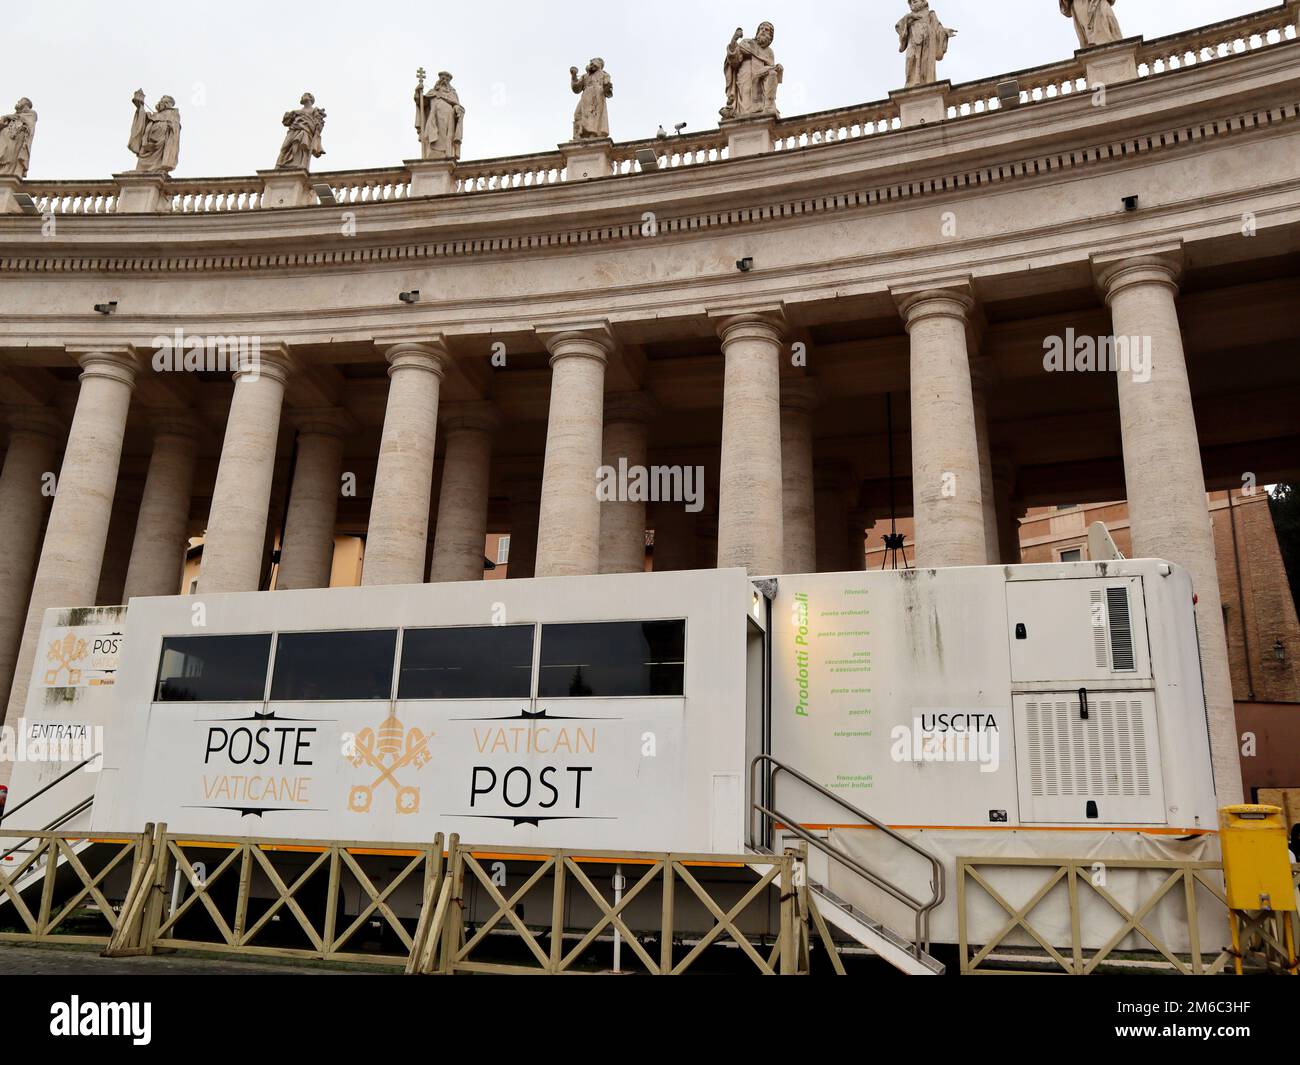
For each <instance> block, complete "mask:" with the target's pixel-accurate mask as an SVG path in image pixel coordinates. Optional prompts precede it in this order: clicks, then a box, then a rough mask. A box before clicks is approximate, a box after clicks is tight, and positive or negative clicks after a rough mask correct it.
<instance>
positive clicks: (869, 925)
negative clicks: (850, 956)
mask: <svg viewBox="0 0 1300 1065" xmlns="http://www.w3.org/2000/svg"><path fill="white" fill-rule="evenodd" d="M808 890H809V891H811V892H812V893H813V894H814V895H816V896H817V908H818V909H819V910H821V914H822V916H823V917H825V918H826V923H827V924H831V925H834V926H835V927H836V928H838V929H839V930H840V931H841V932H844V933H845V934H847V935H849V936H852V937H853V938H854V939H856V940H857V941H858V942H859V943H861V944H862V945H863V946H864V947H870V948H871V949H872V950H873V951H875V952H876V953H877V954H878V955H879V956H880V957H881V958H883V959H884V960H885V961H887V962H889V964H890V965H892V966H893V967H894V968H895V969H898V970H899V971H901V972H905V973H907V974H908V975H909V976H942V975H943V974H944V971H945V969H946V966H945V965H944V964H943V962H941V961H939V959H938V958H935V957H932V956H931V955H929V954H927V953H925V951H921V952H920V957H917V955H916V953H915V952H914V951H913V949H912V944H911V942H910V941H908V940H907V939H905V938H903V937H902V936H900V935H899V934H898V933H897V932H895V931H894V930H893V929H892V928H889V927H887V926H886V925H883V924H881V923H880V922H879V921H876V920H874V919H872V918H871V917H868V916H867V915H866V914H865V913H863V912H862V911H861V910H859V909H857V908H856V907H855V906H853V905H852V903H849V902H845V901H844V899H842V898H840V897H839V896H838V895H836V894H835V893H834V892H833V891H831V890H830V889H829V888H826V887H823V886H822V885H821V884H818V883H816V882H814V881H812V880H810V881H808Z"/></svg>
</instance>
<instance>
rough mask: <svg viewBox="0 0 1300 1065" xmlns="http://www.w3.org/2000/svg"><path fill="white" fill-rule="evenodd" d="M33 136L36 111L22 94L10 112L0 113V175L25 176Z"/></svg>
mask: <svg viewBox="0 0 1300 1065" xmlns="http://www.w3.org/2000/svg"><path fill="white" fill-rule="evenodd" d="M35 136H36V112H35V111H33V110H32V102H31V100H29V99H27V97H26V96H24V97H23V98H22V99H21V100H19V101H18V102H17V103H16V104H14V109H13V113H12V114H8V115H0V177H19V178H25V177H26V176H27V164H28V163H29V162H30V161H31V158H32V138H33V137H35Z"/></svg>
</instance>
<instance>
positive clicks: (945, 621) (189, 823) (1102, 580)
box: [9, 560, 1217, 942]
mask: <svg viewBox="0 0 1300 1065" xmlns="http://www.w3.org/2000/svg"><path fill="white" fill-rule="evenodd" d="M80 617H81V618H82V620H84V621H85V624H86V632H85V633H83V634H82V635H85V636H90V635H94V634H100V635H102V634H103V632H104V631H107V632H116V633H118V634H119V641H118V642H119V644H120V646H116V647H115V648H114V650H115V651H116V653H117V657H116V661H114V662H111V663H107V664H106V663H105V662H104V661H100V662H99V663H98V668H99V669H100V670H101V673H100V674H99V676H100V677H101V680H102V681H104V683H100V684H98V685H96V686H94V687H89V686H87V687H85V688H84V689H83V690H81V691H80V692H78V693H75V694H76V697H75V698H74V697H71V696H69V695H67V693H66V690H65V689H66V683H67V678H66V677H64V676H62V675H61V674H58V673H57V672H56V673H54V674H51V673H49V672H48V671H43V670H40V669H38V670H36V671H35V673H34V675H33V680H32V687H31V691H30V694H29V699H28V704H27V717H28V727H29V728H30V727H31V724H32V723H33V722H35V723H37V724H39V723H40V722H42V721H46V722H53V721H57V722H58V723H59V724H60V726H61V727H65V728H66V727H73V726H76V725H77V724H78V722H81V723H84V724H88V725H100V724H102V725H103V726H104V740H105V742H104V751H103V757H102V762H100V763H98V764H97V765H96V766H95V767H94V768H98V769H99V772H97V773H95V774H94V775H93V776H88V777H86V779H87V780H88V781H91V782H93V784H94V794H93V804H92V806H91V808H90V810H89V814H88V817H89V821H88V827H89V828H90V830H91V832H92V833H93V832H104V831H107V832H112V831H115V830H116V831H120V830H123V829H128V828H135V829H137V830H138V828H139V826H141V825H143V824H144V823H145V822H147V821H153V822H163V821H165V822H167V823H168V825H169V826H171V827H172V828H173V829H174V830H180V831H183V832H192V833H194V834H196V835H225V836H240V835H245V836H257V837H281V838H288V839H352V840H387V841H393V842H417V841H427V840H429V839H431V838H433V836H434V834H435V833H436V832H444V833H452V832H457V833H459V834H460V836H461V838H462V839H464V840H467V841H470V842H475V843H478V842H481V843H483V844H484V845H487V846H491V847H494V848H500V849H502V850H507V851H508V850H509V847H510V846H511V845H514V846H519V847H564V848H575V847H577V848H584V847H585V848H591V849H598V848H607V849H618V850H643V851H678V852H692V853H717V854H734V853H737V852H739V851H741V850H742V848H744V847H745V846H746V845H749V846H752V847H755V848H761V847H764V846H776V847H779V846H781V845H782V842H783V840H785V839H788V838H791V837H799V838H802V839H804V840H805V841H809V840H811V841H813V842H814V848H816V846H817V845H818V844H820V845H822V846H823V847H824V852H821V851H818V850H816V849H814V851H813V852H812V854H811V856H810V863H809V872H810V876H811V878H812V879H813V880H815V881H816V882H818V883H819V884H821V885H825V886H826V888H827V892H826V898H827V899H828V900H834V899H836V898H838V899H842V900H847V902H848V903H851V904H852V905H853V906H855V907H857V909H858V910H859V911H861V912H864V913H870V914H872V915H873V916H874V917H876V918H877V919H878V920H879V921H880V922H881V923H883V924H884V925H885V926H887V927H890V928H897V929H902V930H904V931H905V932H907V933H909V934H910V932H911V929H912V927H913V925H912V922H913V919H914V917H915V914H914V912H913V911H914V907H909V906H907V905H900V903H899V900H898V896H897V894H894V893H891V892H889V891H883V892H882V891H881V890H880V889H879V887H878V886H877V885H874V884H873V883H871V882H870V881H868V880H865V879H863V877H862V876H860V875H859V871H860V869H861V868H869V869H870V870H872V871H874V872H875V873H876V874H878V875H879V877H880V878H882V879H883V880H885V881H886V882H887V883H889V884H891V885H896V886H897V887H899V888H900V889H901V891H902V893H903V894H904V895H909V894H910V895H911V896H913V897H914V898H916V899H921V900H924V899H927V898H929V897H932V895H933V893H934V892H935V888H936V882H935V881H936V878H935V874H934V867H933V866H932V865H931V862H930V860H929V857H928V856H932V857H933V859H934V861H935V862H936V863H937V865H938V866H939V867H940V868H942V869H943V870H944V873H945V876H943V877H941V878H940V879H941V880H943V879H946V880H947V881H948V882H949V883H951V879H952V870H953V867H954V864H955V860H956V858H957V857H959V856H980V855H1024V856H1039V855H1066V856H1073V857H1078V856H1080V855H1087V856H1095V857H1096V858H1097V860H1098V861H1104V860H1105V859H1107V858H1111V859H1113V858H1120V857H1123V858H1130V857H1171V856H1179V857H1187V858H1193V859H1203V858H1213V857H1215V855H1216V853H1217V845H1216V842H1215V835H1214V830H1215V826H1216V809H1215V794H1214V785H1213V778H1212V771H1211V765H1210V756H1209V739H1208V729H1207V722H1206V710H1205V700H1204V695H1203V690H1202V684H1201V675H1200V665H1199V654H1198V651H1197V642H1196V632H1195V620H1194V614H1193V609H1192V588H1191V583H1190V580H1189V578H1188V576H1187V574H1186V573H1185V572H1184V571H1182V570H1180V569H1179V568H1178V567H1176V566H1172V565H1170V564H1168V563H1165V562H1161V561H1158V560H1134V561H1123V560H1121V561H1114V562H1104V563H1101V562H1099V563H1075V564H1062V565H1052V566H1011V567H972V568H965V569H950V570H922V571H902V572H896V571H890V572H858V573H840V574H815V575H803V576H798V575H796V576H777V577H774V578H767V579H762V580H756V581H751V580H749V579H748V578H747V577H746V575H745V574H744V573H743V572H741V571H739V570H710V571H700V572H692V573H659V574H655V573H650V574H627V575H607V576H595V577H566V578H550V579H535V580H511V581H502V582H474V583H463V584H439V585H420V586H411V587H376V588H353V589H331V590H316V591H283V592H271V593H265V592H263V593H247V594H233V595H209V596H188V597H182V596H176V597H167V598H157V599H136V600H133V601H132V603H131V604H130V607H129V609H128V610H127V611H126V616H125V625H124V626H123V625H122V618H121V615H120V612H118V613H114V612H112V611H110V612H109V613H107V614H106V613H103V612H102V611H100V612H95V613H94V614H93V615H84V616H80ZM77 620H78V617H74V616H73V615H71V614H70V613H69V612H67V611H63V612H55V611H52V612H51V613H50V615H49V617H48V619H47V633H46V639H45V640H43V641H42V642H43V645H44V644H45V643H47V642H48V643H50V644H51V646H52V645H53V643H54V641H55V639H56V638H57V639H66V637H67V636H68V634H69V633H71V634H72V635H73V637H74V644H73V646H74V647H75V646H77V645H76V643H75V640H76V639H77V638H79V637H78V635H77V632H76V630H77V627H78V626H77V625H76V624H73V622H76V621H77ZM122 633H124V635H121V634H122ZM110 679H111V680H112V681H113V683H112V684H111V685H110V684H108V683H106V682H107V681H108V680H110ZM110 697H111V698H110ZM756 759H758V761H757V762H756V761H755V760H756ZM67 768H69V766H67V765H63V766H60V765H58V764H57V763H56V764H54V765H53V766H50V765H47V766H44V767H42V768H41V769H40V773H39V774H37V773H36V772H35V771H27V770H24V768H23V767H22V766H21V765H20V766H19V771H18V772H17V773H16V774H15V777H14V789H13V794H12V795H11V808H13V806H15V805H16V804H18V803H20V802H22V801H23V798H24V794H25V793H27V794H30V793H32V792H34V791H35V790H37V787H38V786H40V785H41V781H42V780H44V781H46V782H48V781H51V780H55V779H58V777H59V776H60V774H61V773H62V772H64V771H65V770H66V769H67ZM751 769H752V770H754V773H753V782H752V783H751V779H750V771H751ZM75 776H76V780H77V781H80V780H81V776H82V775H81V774H77V775H75ZM801 777H802V778H806V782H805V780H804V779H801ZM87 787H88V785H87V784H85V783H77V785H76V788H73V789H72V790H73V791H75V790H77V789H78V788H79V789H81V790H83V791H84V790H86V788H87ZM68 788H69V785H67V784H66V783H64V784H60V785H59V786H58V787H56V788H52V789H51V790H50V791H49V792H47V793H46V794H44V795H42V797H41V800H40V802H41V803H43V804H45V806H46V807H48V809H43V811H42V813H41V816H40V818H35V819H33V820H28V818H27V817H22V818H21V821H22V824H23V826H24V827H30V828H38V827H44V824H45V823H46V818H45V815H46V814H53V813H55V812H56V811H55V810H54V806H53V805H51V804H52V803H55V799H56V797H59V796H60V795H62V796H63V797H65V798H67V797H69V796H70V797H71V798H72V799H74V800H76V801H83V799H84V796H80V795H73V794H72V791H69V790H68ZM56 805H57V804H56ZM9 823H13V822H9ZM78 823H79V824H82V823H85V822H84V821H83V822H78ZM846 856H847V858H848V859H849V861H847V862H846V861H844V860H843V859H844V858H845V857H846ZM855 862H856V863H858V869H856V870H855V868H854V863H855ZM1116 890H1117V891H1120V890H1121V889H1120V888H1116ZM848 909H849V908H848V907H847V906H846V907H845V910H846V912H847V911H848ZM841 916H842V915H841ZM980 920H983V921H985V922H986V923H990V924H996V925H1000V924H1001V922H1002V918H1001V916H999V914H997V913H996V912H993V911H992V910H989V911H987V912H985V913H983V914H982V915H981V914H980V913H978V912H977V913H976V922H977V924H978V922H979V921H980ZM1062 921H1063V922H1064V921H1065V918H1064V916H1063V917H1062ZM1043 923H1044V922H1043V920H1042V919H1040V920H1039V921H1038V924H1039V926H1040V927H1042V925H1043ZM1048 923H1049V924H1050V922H1048ZM851 925H852V919H850V918H843V920H842V921H841V922H840V927H841V928H845V929H846V930H848V931H851V932H854V931H855V930H854V928H853V927H851ZM1068 931H1069V929H1068V926H1064V925H1063V926H1062V927H1061V928H1060V934H1061V936H1062V937H1068ZM1164 931H1165V932H1166V933H1167V934H1170V935H1171V936H1173V937H1174V938H1177V936H1176V933H1177V930H1176V929H1164ZM855 934H857V933H856V932H855ZM955 937H956V917H955V909H954V906H953V900H952V898H951V895H950V896H949V897H948V898H947V899H946V900H945V901H943V902H942V903H941V904H939V905H937V906H936V907H935V908H934V912H933V913H932V914H930V938H931V939H933V940H934V941H937V942H953V941H954V940H955ZM859 938H863V937H862V936H859ZM1011 941H1013V940H1009V942H1011Z"/></svg>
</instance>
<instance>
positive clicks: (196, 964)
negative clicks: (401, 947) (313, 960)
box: [0, 943, 373, 976]
mask: <svg viewBox="0 0 1300 1065" xmlns="http://www.w3.org/2000/svg"><path fill="white" fill-rule="evenodd" d="M365 971H368V970H367V969H366V968H365V967H357V968H353V969H342V968H335V967H327V966H322V965H313V964H302V965H295V964H293V963H292V962H290V963H281V962H270V961H268V962H265V963H263V962H248V961H234V960H227V959H224V958H212V957H206V956H197V955H191V954H188V953H185V954H156V955H153V956H151V957H141V958H101V957H100V956H99V954H98V953H96V951H95V950H93V949H90V948H86V949H78V948H73V947H18V946H13V945H11V944H8V943H0V976H17V975H25V976H134V975H150V976H172V975H176V976H194V975H205V976H207V975H227V976H286V975H293V976H337V975H340V974H343V973H345V972H354V973H355V972H365ZM369 971H373V970H369Z"/></svg>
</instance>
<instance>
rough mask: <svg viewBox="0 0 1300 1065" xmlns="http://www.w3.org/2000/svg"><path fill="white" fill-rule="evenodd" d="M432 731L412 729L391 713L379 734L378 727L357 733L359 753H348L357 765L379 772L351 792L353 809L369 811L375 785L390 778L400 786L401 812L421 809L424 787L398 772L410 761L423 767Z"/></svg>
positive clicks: (411, 763)
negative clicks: (406, 781)
mask: <svg viewBox="0 0 1300 1065" xmlns="http://www.w3.org/2000/svg"><path fill="white" fill-rule="evenodd" d="M432 736H433V733H432V732H430V733H429V734H428V735H425V734H424V733H423V732H421V731H420V730H419V729H418V728H413V729H410V730H409V731H408V730H407V729H406V728H405V726H403V725H402V723H401V722H400V721H398V720H397V717H396V715H395V714H391V713H390V714H389V715H388V717H387V718H385V720H384V723H383V724H382V725H380V726H379V731H378V734H376V732H375V730H374V729H368V728H367V729H362V730H361V731H360V732H358V733H357V737H356V741H355V747H354V750H355V753H354V754H352V755H349V756H348V761H350V762H351V763H352V764H353V765H354V766H356V767H357V768H358V769H360V768H361V767H362V766H363V765H368V766H370V768H371V769H374V770H377V771H378V772H379V776H377V777H375V779H374V780H373V781H372V782H371V783H369V784H356V785H354V786H353V788H352V790H351V791H350V792H349V793H348V809H349V810H351V811H352V812H353V813H357V814H364V813H367V812H369V810H370V804H371V803H372V802H373V801H374V797H375V789H376V788H378V787H379V785H380V784H382V783H383V782H384V781H388V783H390V784H391V785H392V786H393V788H394V789H395V790H396V792H397V795H396V796H395V800H394V801H395V803H396V806H397V812H398V813H399V814H413V813H417V812H419V809H420V789H419V788H418V787H412V786H410V785H406V784H402V783H400V782H399V781H398V779H397V776H396V773H397V772H398V771H399V770H401V769H405V768H406V767H407V766H408V765H411V766H414V767H415V768H416V769H419V768H420V767H421V766H423V765H424V764H425V763H426V762H428V761H429V757H430V755H429V740H430V738H431V737H432Z"/></svg>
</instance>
